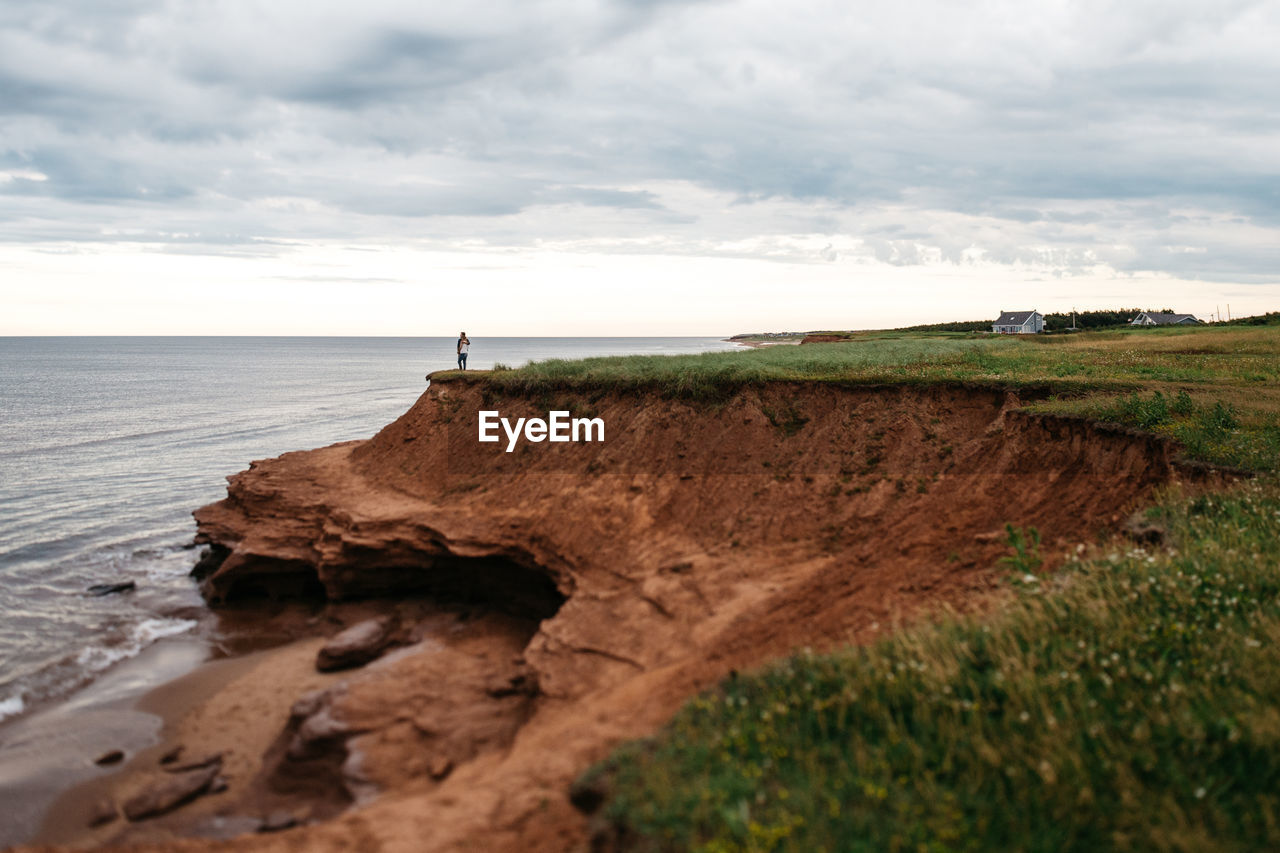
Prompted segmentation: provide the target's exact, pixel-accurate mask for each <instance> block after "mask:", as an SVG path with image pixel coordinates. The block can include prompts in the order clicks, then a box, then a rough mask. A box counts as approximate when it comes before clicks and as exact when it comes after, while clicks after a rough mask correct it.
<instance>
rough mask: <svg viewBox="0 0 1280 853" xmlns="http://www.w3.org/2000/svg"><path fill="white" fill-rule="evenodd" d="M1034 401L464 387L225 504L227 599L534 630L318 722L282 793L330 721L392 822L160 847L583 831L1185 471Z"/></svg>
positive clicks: (215, 527)
mask: <svg viewBox="0 0 1280 853" xmlns="http://www.w3.org/2000/svg"><path fill="white" fill-rule="evenodd" d="M1017 405H1018V400H1017V399H1016V397H1014V396H1013V395H1007V394H1005V393H1003V392H998V391H992V390H985V389H971V388H897V387H895V388H862V389H849V388H839V387H833V386H825V385H793V384H786V385H783V384H778V385H769V386H764V387H757V388H751V389H748V390H744V391H742V392H739V393H737V394H735V395H734V396H733V397H732V398H731V399H729V400H728V401H727V402H724V403H722V404H714V405H712V404H694V403H690V402H684V401H679V400H670V399H660V398H657V397H653V396H644V397H641V396H638V395H634V394H625V393H603V394H597V395H593V396H589V395H582V394H572V393H564V394H550V395H548V399H540V400H536V401H534V400H530V399H525V398H521V397H514V396H504V395H501V394H495V393H494V392H492V391H489V390H487V388H486V386H484V384H483V383H475V382H469V381H450V382H441V381H436V382H435V383H433V385H432V387H431V389H430V390H429V391H428V392H427V393H425V394H424V395H423V396H422V398H421V399H420V400H419V401H418V402H417V404H416V405H415V406H414V407H413V408H412V409H411V410H410V411H409V412H407V413H406V414H405V415H404V416H403V417H401V418H400V419H399V420H397V421H396V422H395V423H393V424H391V425H389V426H388V427H386V428H385V429H383V430H382V431H381V432H380V433H379V434H378V435H377V436H375V437H374V438H373V439H370V440H368V441H363V442H350V443H346V444H340V445H334V446H332V447H327V448H324V449H321V450H314V451H308V452H303V453H290V454H286V455H284V456H282V457H280V458H278V459H273V460H268V461H265V462H258V463H255V464H254V465H253V466H252V467H251V468H250V470H248V471H246V472H243V473H241V474H239V475H236V476H235V477H232V478H231V485H230V488H229V490H228V497H227V499H226V500H223V501H221V502H219V503H217V504H212V505H210V506H207V507H204V508H203V509H201V510H199V511H198V512H197V513H196V518H197V520H198V522H199V529H200V534H199V535H200V538H201V539H202V540H203V541H206V542H210V543H215V544H217V545H219V546H223V547H225V548H226V549H228V551H229V556H227V558H226V560H225V561H224V562H222V564H221V566H220V567H219V568H218V569H217V571H216V572H214V573H213V574H212V575H211V576H210V577H209V578H208V580H207V581H206V587H205V589H206V594H207V595H208V596H209V598H210V600H211V601H214V602H217V601H219V600H222V599H225V598H234V597H236V596H239V595H248V594H252V593H254V592H255V591H268V592H270V591H272V590H276V591H280V590H285V589H295V590H297V589H303V588H306V587H307V586H308V585H312V586H314V585H315V584H317V583H318V584H319V585H320V586H322V587H323V589H324V591H325V593H326V594H327V595H328V596H329V597H331V598H343V597H348V596H353V595H383V596H392V597H399V596H403V595H405V594H407V592H408V591H410V590H414V591H417V592H424V593H426V594H430V595H440V596H445V597H449V598H452V599H454V600H456V599H457V598H458V597H460V596H461V597H465V598H467V600H469V601H472V602H473V603H475V606H481V604H483V606H485V607H489V608H495V607H496V608H497V609H500V610H505V611H506V612H507V616H506V617H504V618H507V619H508V620H509V621H508V622H506V623H502V624H507V625H509V626H513V627H510V628H509V629H504V630H494V631H493V632H491V638H490V641H489V642H488V644H487V645H486V643H485V642H482V641H481V640H477V641H476V643H475V644H473V646H470V647H466V648H461V649H455V648H450V649H448V650H443V651H442V649H441V646H440V645H439V644H438V643H433V641H432V640H431V639H430V636H429V632H428V637H427V639H425V640H423V642H422V643H420V644H418V645H414V646H410V647H409V648H408V649H406V650H403V651H401V652H399V653H397V654H396V655H395V656H394V657H393V658H392V659H390V660H383V661H381V662H379V663H377V664H373V665H370V666H369V667H366V668H364V669H362V670H357V671H354V672H353V674H352V675H351V676H350V677H349V678H348V679H346V681H345V682H344V684H343V686H342V688H341V689H336V690H331V691H330V692H329V693H328V694H326V695H325V696H323V697H320V698H318V699H315V700H314V701H313V703H312V706H309V707H307V708H304V709H302V710H303V711H304V712H306V713H303V714H302V715H300V716H299V717H297V718H295V719H294V721H293V722H292V723H291V724H290V725H291V728H290V730H289V731H288V732H285V733H284V735H282V740H281V748H280V749H277V750H276V753H277V754H275V755H273V756H269V759H268V760H267V761H266V762H265V764H264V770H263V774H264V777H279V776H280V775H281V774H286V773H287V771H288V764H289V761H291V760H294V759H290V758H288V757H287V756H285V757H281V754H280V753H283V752H284V746H285V743H286V741H289V739H290V738H296V737H297V736H298V734H297V733H298V731H299V730H300V729H302V728H305V727H306V726H308V725H310V726H311V728H312V729H313V730H317V729H320V730H322V731H320V736H317V737H316V738H314V739H312V740H309V741H307V742H306V743H301V744H300V745H298V746H296V748H295V749H294V751H295V752H296V753H297V754H298V757H297V760H302V758H303V757H305V756H304V753H306V752H307V750H308V749H314V750H318V751H319V752H318V753H315V754H312V755H311V758H312V759H314V758H315V757H316V755H317V754H319V753H324V752H326V751H327V754H329V755H331V757H332V761H331V762H330V763H329V765H328V766H329V767H330V768H331V769H330V772H331V773H333V774H334V780H333V781H334V784H336V785H341V786H345V787H346V788H347V789H348V790H349V791H350V792H351V793H352V794H353V795H354V796H355V797H357V798H359V799H360V800H363V801H367V802H368V804H367V805H365V806H364V807H362V808H360V809H356V810H351V811H348V812H346V813H345V814H343V815H341V816H340V817H337V818H334V819H332V820H329V821H327V822H323V823H318V824H315V825H312V826H307V827H304V828H301V829H296V830H291V831H289V832H287V833H283V834H274V835H259V836H245V837H242V838H239V839H236V840H234V841H230V842H207V841H191V842H175V843H174V844H172V845H161V846H153V847H149V848H147V849H162V848H163V849H168V848H169V847H173V849H195V848H197V847H200V848H203V847H206V846H212V847H217V848H219V849H222V848H223V847H226V848H227V849H232V848H234V849H254V850H304V849H305V850H335V851H336V850H357V849H359V850H364V849H385V850H405V851H410V850H412V851H421V850H445V849H455V848H462V847H466V848H467V849H475V850H521V851H527V850H557V851H558V850H565V849H569V848H573V847H575V846H577V845H580V844H582V843H584V842H585V832H586V823H585V820H584V819H583V818H581V817H580V816H579V815H578V814H577V813H576V812H575V811H574V810H573V808H572V807H571V806H570V804H569V802H568V788H569V784H570V782H571V781H572V780H573V779H574V778H575V776H576V775H577V774H579V773H580V772H581V771H583V770H584V769H585V768H586V767H587V766H589V765H590V764H591V763H592V762H594V761H596V760H598V759H600V758H602V757H604V756H605V755H606V754H607V753H608V752H609V750H610V749H611V748H612V747H613V746H615V745H616V744H617V743H618V742H619V741H621V740H623V739H626V738H632V737H636V736H640V735H644V734H647V733H649V732H651V731H653V730H654V729H655V728H656V727H658V726H659V725H661V724H662V723H663V722H664V721H665V720H667V719H668V718H669V717H670V716H671V715H672V714H673V713H674V711H675V710H676V709H677V708H678V707H679V705H680V704H681V703H682V702H683V701H684V700H685V699H687V698H688V697H689V696H690V695H691V694H693V693H695V692H696V691H698V690H700V689H703V688H706V687H709V686H711V685H713V684H715V683H716V682H717V681H718V680H719V679H721V678H723V677H725V676H726V675H727V674H728V673H729V672H730V671H731V670H734V669H741V668H744V667H752V666H756V665H759V664H762V663H764V662H766V661H768V660H770V659H772V658H775V657H777V656H780V655H785V654H787V653H788V652H790V651H792V650H793V649H796V648H799V647H808V648H812V649H815V650H822V649H830V648H833V647H836V646H840V645H842V644H846V643H850V642H855V643H856V642H865V641H866V640H868V639H870V638H871V637H873V636H874V635H875V634H876V633H877V632H879V631H884V630H887V629H890V628H891V627H893V626H895V625H897V624H899V623H900V621H901V620H904V619H909V618H912V617H914V616H916V615H918V614H921V613H925V612H929V611H936V610H937V609H938V608H940V607H943V606H947V607H950V608H953V609H958V610H967V609H971V608H973V607H976V606H980V605H981V604H982V603H983V602H985V601H989V600H990V596H989V595H986V593H988V592H989V591H990V590H992V589H993V588H994V587H995V586H996V584H997V582H998V578H999V577H1000V575H1001V574H1002V570H1001V569H1000V568H999V567H998V565H997V559H998V557H1000V556H1001V555H1003V554H1006V553H1008V548H1007V546H1005V545H1004V544H1003V542H1004V537H1003V532H1002V531H1003V525H1004V524H1005V522H1012V523H1014V524H1016V525H1034V526H1036V527H1037V528H1039V530H1040V531H1041V533H1042V535H1043V539H1044V542H1045V548H1046V551H1047V552H1048V554H1049V562H1050V565H1052V564H1053V562H1054V561H1055V557H1058V558H1060V556H1061V554H1062V553H1063V551H1064V550H1066V549H1067V548H1069V547H1071V546H1073V545H1074V544H1075V543H1077V542H1080V541H1086V540H1090V539H1092V538H1094V537H1095V536H1096V535H1097V534H1098V532H1099V531H1101V530H1105V529H1107V528H1113V527H1115V526H1116V524H1117V522H1118V521H1119V520H1120V519H1121V518H1122V517H1123V515H1124V514H1127V512H1128V511H1129V510H1131V509H1132V508H1133V507H1134V506H1135V505H1137V504H1138V503H1140V502H1141V501H1142V500H1143V499H1144V498H1145V497H1146V496H1147V495H1148V494H1149V493H1150V491H1151V489H1152V488H1154V487H1155V486H1157V485H1159V484H1161V483H1165V482H1167V481H1169V480H1170V479H1172V478H1173V477H1174V476H1175V475H1176V466H1175V464H1174V462H1173V458H1172V454H1173V449H1172V448H1171V447H1170V446H1169V445H1168V444H1166V443H1164V442H1163V441H1162V440H1160V439H1158V438H1155V437H1151V436H1141V435H1135V434H1132V433H1126V432H1122V431H1110V430H1103V429H1100V428H1098V427H1096V426H1094V425H1090V424H1088V423H1086V422H1083V421H1078V420H1065V419H1055V418H1051V417H1043V416H1033V415H1028V414H1025V413H1021V412H1018V411H1015V409H1016V406H1017ZM481 409H496V410H499V411H500V412H501V413H502V415H503V416H505V417H518V416H540V417H545V416H546V413H547V410H548V409H569V410H572V411H574V412H575V414H578V415H581V414H584V413H585V414H589V415H591V416H594V417H602V418H603V419H604V422H605V424H606V441H604V442H603V443H595V444H587V443H583V444H550V443H541V444H529V443H527V442H522V443H521V444H520V445H519V446H518V447H517V448H516V450H515V452H513V453H506V452H504V451H505V447H506V444H505V441H504V442H500V443H498V444H481V443H479V442H478V441H477V412H478V411H479V410H481ZM486 602H487V603H486ZM486 618H492V617H486ZM539 620H540V621H539ZM495 624H497V623H496V622H495ZM521 625H525V626H527V627H526V628H520V626H521ZM308 714H310V715H311V716H308ZM326 727H327V728H326ZM313 733H314V732H313ZM304 740H305V738H304ZM379 792H380V793H379ZM188 845H189V846H188Z"/></svg>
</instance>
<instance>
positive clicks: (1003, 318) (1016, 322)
mask: <svg viewBox="0 0 1280 853" xmlns="http://www.w3.org/2000/svg"><path fill="white" fill-rule="evenodd" d="M991 331H993V332H995V333H996V334H998V335H1034V334H1038V333H1039V332H1042V331H1044V315H1043V314H1041V313H1040V312H1039V311H1034V310H1032V311H1004V310H1001V311H1000V317H999V318H998V319H997V320H996V321H995V322H994V323H992V324H991Z"/></svg>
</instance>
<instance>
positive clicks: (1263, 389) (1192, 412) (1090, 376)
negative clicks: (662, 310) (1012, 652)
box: [452, 326, 1280, 470]
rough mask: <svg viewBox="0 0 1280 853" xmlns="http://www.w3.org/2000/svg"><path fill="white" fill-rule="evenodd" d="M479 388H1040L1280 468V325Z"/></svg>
mask: <svg viewBox="0 0 1280 853" xmlns="http://www.w3.org/2000/svg"><path fill="white" fill-rule="evenodd" d="M452 375H457V374H452ZM481 377H484V378H485V379H487V380H488V381H489V382H490V383H492V384H493V385H494V386H495V387H497V388H499V389H505V390H509V391H519V392H522V393H539V392H545V391H549V390H554V389H561V388H577V389H582V390H613V389H619V388H642V389H646V390H650V391H653V392H656V393H661V394H665V395H674V396H685V397H691V398H699V399H705V400H712V401H714V400H717V399H723V398H724V397H726V396H727V395H728V394H730V393H732V392H734V391H736V390H737V389H739V388H742V387H743V386H746V385H750V384H753V383H759V382H765V381H785V380H798V381H818V382H843V383H856V384H877V383H911V384H927V383H934V382H972V383H979V384H988V385H999V386H1005V387H1029V386H1038V387H1039V388H1040V389H1041V391H1040V392H1038V393H1044V392H1045V391H1046V390H1047V392H1048V393H1049V394H1050V395H1051V397H1050V398H1049V399H1043V400H1039V401H1037V402H1036V403H1035V404H1034V405H1032V406H1031V408H1033V409H1036V410H1043V411H1051V412H1056V413H1059V414H1075V415H1085V416H1089V417H1095V418H1099V419H1102V420H1109V421H1115V422H1119V423H1123V424H1126V425H1129V426H1136V427H1140V428H1145V429H1150V430H1153V431H1156V432H1163V433H1166V434H1169V435H1172V436H1174V437H1176V438H1178V439H1179V440H1180V441H1182V442H1183V444H1184V445H1185V446H1186V448H1187V454H1188V456H1190V457H1191V458H1194V459H1199V460H1202V461H1205V462H1212V463H1215V464H1219V465H1229V466H1235V467H1241V468H1250V469H1255V470H1274V469H1276V468H1277V467H1278V466H1280V462H1278V461H1277V460H1280V326H1257V327H1253V326H1239V327H1174V328H1154V329H1141V328H1139V329H1118V330H1111V331H1104V332H1085V333H1079V334H1074V335H1054V336H1026V337H1022V336H993V335H975V334H972V333H964V332H940V333H936V332H935V333H911V332H864V333H859V334H858V336H857V338H856V339H855V340H853V341H850V342H848V343H830V344H810V345H805V346H779V347H766V348H762V349H754V350H746V351H741V352H722V353H705V354H702V355H689V356H665V357H653V356H633V357H619V358H589V359H583V360H580V361H563V360H550V361H542V362H537V363H535V364H531V365H528V366H526V367H522V368H519V369H517V370H500V371H496V372H493V373H489V374H477V376H476V377H474V378H477V379H479V378H481ZM1135 394H1137V395H1138V396H1137V397H1136V398H1135V397H1134V395H1135ZM1157 395H1158V396H1157Z"/></svg>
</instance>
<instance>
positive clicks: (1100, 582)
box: [487, 327, 1280, 853]
mask: <svg viewBox="0 0 1280 853" xmlns="http://www.w3.org/2000/svg"><path fill="white" fill-rule="evenodd" d="M769 380H805V381H821V382H848V383H858V384H862V383H930V382H973V383H980V384H995V385H1000V386H1004V387H1014V388H1031V387H1036V388H1038V389H1039V390H1038V391H1037V393H1036V394H1034V395H1033V394H1028V395H1027V397H1028V398H1031V397H1035V402H1033V403H1032V404H1031V406H1032V408H1035V409H1039V410H1045V411H1052V412H1058V413H1062V414H1070V415H1084V416H1089V417H1094V418H1099V419H1103V420H1108V421H1113V422H1118V423H1123V424H1126V425H1130V426H1134V427H1137V428H1140V429H1146V430H1151V431H1155V432H1162V433H1166V434H1169V435H1172V436H1174V437H1176V438H1177V439H1179V440H1180V441H1181V442H1182V443H1183V444H1184V446H1185V448H1186V453H1187V455H1188V456H1191V457H1193V458H1197V459H1202V460H1205V461H1209V462H1214V463H1219V464H1227V465H1233V466H1238V467H1242V468H1248V469H1251V470H1253V471H1255V472H1260V474H1259V476H1257V477H1255V478H1254V479H1252V480H1248V481H1244V482H1242V483H1241V484H1239V485H1236V486H1233V487H1230V488H1228V489H1226V490H1225V491H1223V492H1222V493H1219V494H1213V495H1200V496H1197V497H1187V496H1184V495H1180V494H1178V493H1176V492H1169V493H1166V494H1164V495H1162V496H1161V497H1160V499H1159V501H1158V503H1157V505H1156V506H1154V507H1153V508H1152V509H1151V510H1150V511H1149V514H1150V515H1151V516H1152V518H1153V520H1154V521H1155V522H1157V523H1158V524H1160V525H1161V526H1162V527H1163V528H1164V529H1165V530H1166V538H1165V540H1164V541H1163V543H1161V544H1159V545H1153V546H1146V547H1138V546H1135V545H1133V544H1132V543H1128V542H1127V541H1124V540H1116V541H1113V542H1110V543H1104V544H1102V545H1097V546H1093V547H1094V550H1086V551H1085V552H1083V553H1081V554H1077V555H1072V556H1071V557H1070V558H1069V559H1068V561H1067V563H1066V565H1065V567H1064V568H1063V569H1061V570H1060V571H1059V572H1057V573H1055V574H1054V575H1052V576H1046V575H1043V574H1040V573H1038V570H1039V568H1040V566H1041V555H1040V554H1039V552H1038V550H1037V547H1036V546H1035V545H1034V544H1032V543H1033V541H1034V540H1033V539H1032V532H1031V531H1016V530H1011V531H1010V552H1009V554H1010V556H1009V558H1008V560H1007V563H1008V564H1007V566H1006V567H1005V568H1006V570H1007V572H1008V580H1007V583H1006V586H1007V596H1008V597H1007V600H1005V602H1004V603H1003V604H1002V605H1001V606H1000V607H999V608H997V609H996V611H995V612H994V613H989V614H987V615H985V616H984V617H982V618H981V619H976V618H966V619H958V618H957V619H953V618H947V619H943V620H942V621H939V622H933V623H928V624H921V625H917V626H916V627H913V628H909V629H907V630H905V631H902V632H899V633H897V634H894V635H892V636H889V637H887V638H885V639H883V640H881V641H880V642H877V643H876V644H874V645H872V646H869V647H863V648H851V649H848V650H846V651H843V652H838V653H835V654H828V655H822V656H817V655H811V654H797V655H795V656H793V657H791V658H789V659H786V660H783V661H779V662H778V663H776V664H774V665H772V666H770V667H768V668H766V669H764V670H761V671H759V672H755V673H750V674H745V675H740V676H738V677H736V678H734V679H732V680H729V681H727V682H725V683H723V684H721V685H720V686H719V687H717V688H716V689H715V690H712V691H710V692H708V693H706V694H704V695H702V696H699V697H697V698H695V699H694V700H692V701H691V702H689V703H688V705H686V707H685V708H684V709H683V710H682V711H681V712H680V713H679V714H678V716H677V717H676V718H675V719H674V720H673V721H672V722H671V723H670V724H669V725H668V726H667V727H666V728H664V729H663V730H662V731H661V732H659V733H658V734H657V735H655V736H654V737H653V738H650V739H646V740H644V741H640V742H635V743H631V744H627V745H625V746H623V747H622V748H620V749H619V750H618V751H617V752H616V753H615V754H614V755H613V756H611V757H610V758H609V759H608V760H606V761H605V762H603V763H601V764H600V765H598V766H596V767H594V768H592V769H591V770H590V771H589V772H588V773H587V774H586V775H585V776H584V778H583V779H581V780H579V785H580V786H582V787H583V788H584V789H594V790H603V791H605V792H607V798H606V800H605V805H604V806H603V807H602V811H601V813H600V817H601V818H602V819H605V820H607V821H608V822H609V823H611V824H612V825H614V826H621V827H625V828H626V830H627V831H628V833H629V834H630V835H629V838H630V840H631V842H632V843H633V847H634V849H639V850H673V851H675V850H696V851H702V853H721V851H781V850H786V851H824V850H825V851H864V850H865V851H880V850H912V851H951V850H955V851H961V850H974V851H981V850H1045V851H1049V850H1055V851H1056V850H1099V849H1103V850H1120V849H1133V850H1206V851H1208V850H1224V849H1230V850H1265V849H1280V742H1278V741H1280V655H1277V654H1276V652H1275V649H1276V643H1277V641H1280V474H1277V473H1275V472H1277V469H1278V468H1280V327H1252V328H1251V327H1239V328H1221V327H1218V328H1188V329H1140V330H1116V331H1107V332H1097V333H1086V334H1076V335H1063V336H1054V337H1043V338H1035V339H1025V338H993V337H991V336H985V335H982V336H980V335H971V334H963V333H955V334H918V333H916V334H902V333H873V334H863V335H860V336H859V337H858V338H857V339H856V340H854V341H851V342H849V343H839V344H820V345H808V346H803V347H778V348H772V349H764V350H755V351H749V352H741V353H722V354H711V355H703V356H688V357H673V358H648V359H629V358H620V359H591V360H587V361H583V362H544V363H541V364H535V365H531V366H529V367H526V368H523V369H520V370H513V371H501V372H498V373H494V374H490V375H489V376H488V377H487V381H490V382H493V383H495V384H497V385H499V386H501V387H504V388H506V389H508V390H521V391H525V392H536V391H539V390H547V389H550V388H553V387H554V388H562V387H566V386H569V387H578V388H581V389H600V390H606V389H616V388H622V387H644V388H647V389H650V390H656V391H659V392H661V393H664V394H675V395H688V396H694V397H700V398H705V399H710V400H715V399H717V398H721V397H722V395H723V394H724V393H725V392H726V391H728V390H731V389H736V388H740V387H742V386H743V385H747V384H751V383H755V382H761V381H769ZM1267 472H1272V473H1267Z"/></svg>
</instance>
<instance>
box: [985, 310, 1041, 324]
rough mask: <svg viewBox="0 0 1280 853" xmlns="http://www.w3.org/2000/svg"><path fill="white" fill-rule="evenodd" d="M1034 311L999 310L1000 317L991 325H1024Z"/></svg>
mask: <svg viewBox="0 0 1280 853" xmlns="http://www.w3.org/2000/svg"><path fill="white" fill-rule="evenodd" d="M1034 313H1036V312H1035V311H1001V312H1000V317H999V319H997V320H996V321H995V323H994V324H993V325H996V326H1024V325H1026V323H1027V321H1028V320H1030V319H1031V315H1032V314H1034Z"/></svg>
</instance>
